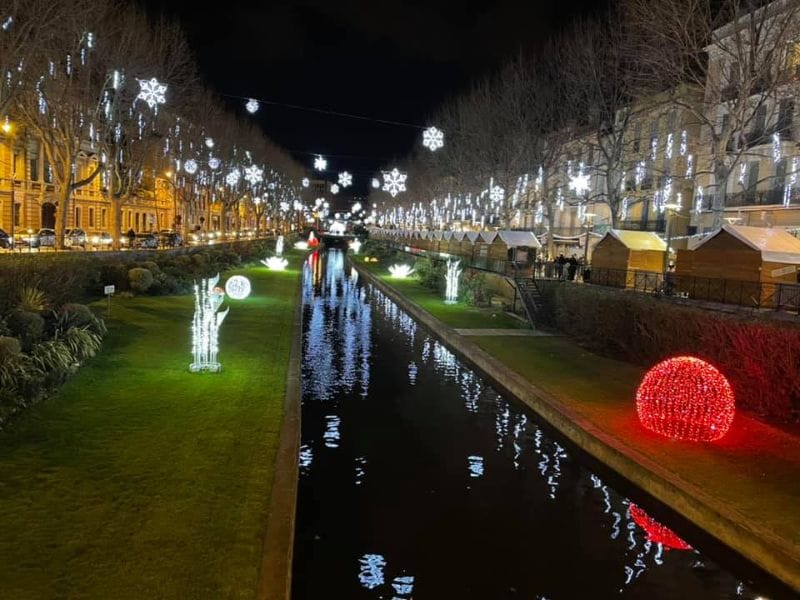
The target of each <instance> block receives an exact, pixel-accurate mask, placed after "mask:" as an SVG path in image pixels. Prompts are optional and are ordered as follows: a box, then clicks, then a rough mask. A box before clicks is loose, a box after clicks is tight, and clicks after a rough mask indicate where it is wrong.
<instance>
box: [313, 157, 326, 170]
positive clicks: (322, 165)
mask: <svg viewBox="0 0 800 600" xmlns="http://www.w3.org/2000/svg"><path fill="white" fill-rule="evenodd" d="M314 168H315V169H316V170H317V171H324V170H325V169H327V168H328V161H327V160H325V159H324V158H323V157H322V156H317V158H315V159H314Z"/></svg>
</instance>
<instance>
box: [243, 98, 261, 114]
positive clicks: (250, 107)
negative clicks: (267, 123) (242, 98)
mask: <svg viewBox="0 0 800 600" xmlns="http://www.w3.org/2000/svg"><path fill="white" fill-rule="evenodd" d="M258 106H259V105H258V100H256V99H255V98H250V99H248V100H247V104H245V105H244V107H245V108H246V109H247V112H249V113H250V114H251V115H252V114H255V113H257V112H258Z"/></svg>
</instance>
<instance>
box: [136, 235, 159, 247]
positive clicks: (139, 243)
mask: <svg viewBox="0 0 800 600" xmlns="http://www.w3.org/2000/svg"><path fill="white" fill-rule="evenodd" d="M133 245H134V248H141V249H146V250H155V249H156V248H158V236H157V235H156V234H155V233H137V234H136V239H135V240H134V242H133Z"/></svg>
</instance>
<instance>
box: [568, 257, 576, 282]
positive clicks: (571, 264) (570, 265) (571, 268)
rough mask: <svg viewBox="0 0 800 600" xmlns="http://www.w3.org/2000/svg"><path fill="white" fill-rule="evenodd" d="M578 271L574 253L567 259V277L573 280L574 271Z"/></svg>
mask: <svg viewBox="0 0 800 600" xmlns="http://www.w3.org/2000/svg"><path fill="white" fill-rule="evenodd" d="M577 271H578V259H577V258H575V255H574V254H573V255H572V256H570V257H569V259H567V278H568V279H569V280H570V281H575V273H576V272H577Z"/></svg>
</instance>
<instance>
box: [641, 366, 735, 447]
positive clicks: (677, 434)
mask: <svg viewBox="0 0 800 600" xmlns="http://www.w3.org/2000/svg"><path fill="white" fill-rule="evenodd" d="M636 412H637V413H638V414H639V420H640V421H641V423H642V425H644V426H645V427H646V428H647V429H649V430H650V431H654V432H656V433H660V434H662V435H665V436H667V437H669V438H673V439H677V440H690V441H693V442H711V441H714V440H718V439H720V438H721V437H722V436H724V435H725V433H727V431H728V429H729V428H730V426H731V423H732V422H733V415H734V412H735V404H734V399H733V391H732V390H731V386H730V384H729V383H728V380H727V379H725V376H724V375H723V374H722V373H720V372H719V371H718V370H717V369H716V368H714V367H713V366H712V365H710V364H708V363H707V362H705V361H703V360H700V359H699V358H695V357H693V356H679V357H676V358H670V359H668V360H665V361H663V362H660V363H658V364H657V365H656V366H654V367H653V368H652V369H650V370H649V371H648V372H647V374H646V375H645V376H644V379H643V380H642V383H641V384H640V385H639V389H638V390H636Z"/></svg>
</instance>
